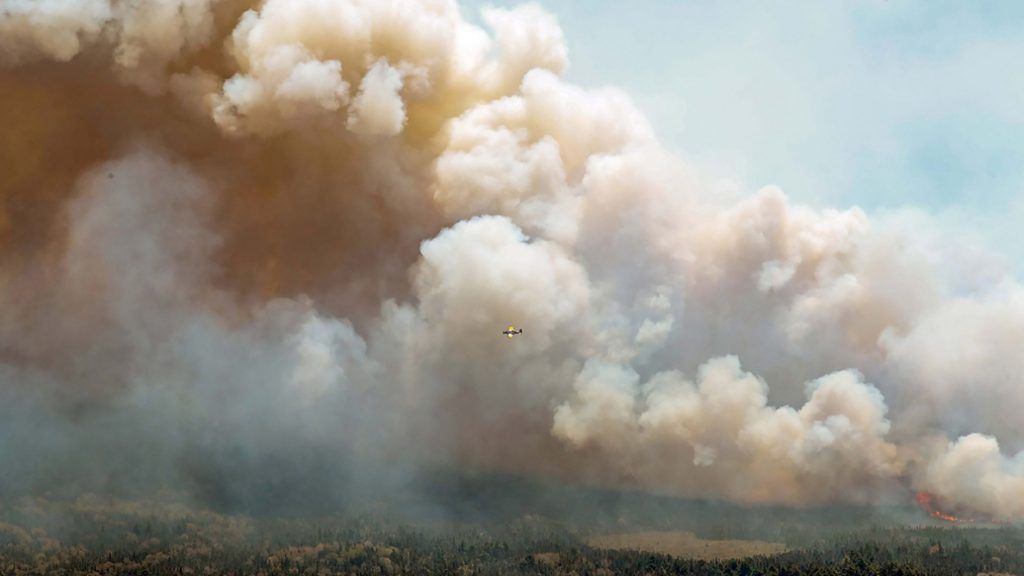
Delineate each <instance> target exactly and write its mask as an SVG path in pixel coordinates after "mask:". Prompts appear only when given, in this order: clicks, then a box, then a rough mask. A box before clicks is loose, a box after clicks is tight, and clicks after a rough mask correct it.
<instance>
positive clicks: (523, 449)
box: [0, 0, 1024, 520]
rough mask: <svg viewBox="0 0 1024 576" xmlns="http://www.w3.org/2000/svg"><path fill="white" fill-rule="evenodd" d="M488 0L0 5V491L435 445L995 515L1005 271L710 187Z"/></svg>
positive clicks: (696, 488) (342, 482) (1017, 330)
mask: <svg viewBox="0 0 1024 576" xmlns="http://www.w3.org/2000/svg"><path fill="white" fill-rule="evenodd" d="M483 22H484V23H485V25H486V28H481V27H478V26H476V25H474V24H471V23H470V22H469V21H468V20H467V19H466V18H465V17H464V16H463V15H462V14H461V13H460V11H459V8H458V6H457V5H456V4H455V3H454V1H453V0H388V1H380V0H373V1H369V0H263V1H255V0H137V1H133V2H125V1H119V0H75V1H72V0H46V1H38V0H0V125H2V126H3V127H4V138H3V140H2V144H0V166H2V170H0V464H2V465H0V490H11V491H16V490H29V491H46V490H59V489H64V488H67V489H85V488H88V489H96V488H102V489H108V490H132V489H137V488H139V487H140V486H147V485H150V484H151V483H154V482H163V483H166V484H172V485H178V486H187V487H190V489H191V490H194V491H195V492H196V493H197V494H198V495H207V496H209V495H213V496H216V497H219V496H225V495H227V496H228V497H233V498H246V497H247V494H246V493H245V491H246V490H251V491H253V493H254V494H255V493H257V492H258V493H270V494H272V493H273V490H276V489H279V488H280V487H281V486H294V482H299V481H301V482H305V483H308V484H310V485H317V486H318V487H319V489H320V490H328V491H334V492H336V493H337V494H339V495H342V494H343V493H345V492H346V491H347V490H350V489H352V487H353V486H355V485H358V484H359V483H360V482H363V481H365V480H366V478H368V477H370V476H373V477H378V476H380V475H383V476H387V477H391V478H399V477H402V476H403V475H407V474H411V473H412V472H413V471H415V470H417V469H425V468H426V467H430V466H446V467H454V468H459V469H474V470H477V469H479V470H488V471H499V472H512V473H517V474H528V475H536V476H538V477H548V478H559V479H565V480H567V481H571V482H581V483H588V484H593V485H602V486H621V487H632V488H641V489H644V490H650V491H654V492H658V493H664V494H671V495H685V496H696V497H710V498H727V499H731V500H735V501H739V502H751V503H755V502H756V503H784V504H792V505H808V504H820V503H833V502H855V503H876V502H885V501H893V500H899V499H905V500H909V499H910V498H911V494H912V493H913V492H915V491H921V492H927V493H929V494H932V495H934V496H935V498H937V499H939V500H940V501H941V502H943V504H944V505H948V506H952V507H957V508H958V509H964V510H971V511H974V512H977V513H980V514H985V515H988V516H991V517H994V518H998V519H1002V520H1019V519H1022V518H1024V508H1022V502H1024V452H1019V453H1017V455H1016V456H1014V455H1013V453H1014V451H1018V450H1021V449H1024V428H1022V427H1021V426H1020V425H1019V422H1020V419H1019V414H1020V413H1021V411H1022V410H1024V386H1021V385H1020V384H1021V382H1020V380H1021V374H1024V355H1021V354H1019V353H1017V352H1018V349H1017V347H1018V346H1019V343H1020V342H1021V341H1022V338H1024V286H1022V285H1021V284H1020V283H1019V282H1017V281H1016V280H1014V279H1013V278H1010V277H1002V276H998V277H986V278H981V279H978V281H976V282H968V281H965V280H964V276H966V275H968V274H969V270H970V268H968V266H970V262H968V261H966V260H965V258H964V257H963V255H962V254H960V253H959V252H958V247H957V246H956V245H955V240H948V239H946V238H944V237H943V235H942V234H938V233H937V232H936V231H935V224H933V223H932V222H931V221H930V220H929V218H928V217H927V216H922V215H919V214H918V215H914V214H896V215H889V216H887V217H884V218H871V217H869V216H868V215H866V214H865V213H864V212H863V211H861V210H859V209H857V208H852V209H848V210H831V209H826V210H822V209H812V208H809V207H805V206H800V205H797V204H794V203H793V202H791V201H790V200H789V199H787V197H786V196H785V195H784V194H783V193H782V192H781V191H780V190H778V189H775V188H771V187H769V188H765V189H763V190H760V191H758V192H757V193H755V194H752V195H749V196H747V197H743V198H739V199H730V198H725V197H722V196H721V195H719V194H715V193H713V192H711V191H709V189H708V187H707V186H706V185H705V184H704V183H703V180H702V178H701V175H700V174H698V173H697V172H696V171H695V169H694V168H693V167H691V166H688V165H687V164H686V162H685V161H683V160H682V159H679V158H676V157H674V156H672V155H671V154H670V153H669V152H667V151H666V150H665V148H664V147H663V146H662V145H661V144H659V142H658V140H657V138H656V137H655V135H654V130H653V129H652V127H651V126H650V125H649V123H648V122H647V120H646V119H645V118H644V117H643V115H642V114H640V113H639V112H638V111H637V109H636V108H635V107H634V106H633V104H631V102H630V99H629V98H628V97H627V96H626V95H625V94H624V93H622V92H620V91H618V90H615V89H599V90H585V89H582V88H579V87H577V86H573V85H572V84H569V83H567V82H566V81H565V80H563V79H562V77H561V74H562V73H563V72H564V71H565V69H566V67H567V65H568V56H567V51H566V47H565V43H564V41H563V37H562V33H561V30H560V28H559V26H558V23H557V22H556V20H555V19H554V18H553V17H552V16H550V15H549V14H547V13H546V12H545V11H544V10H542V9H541V8H540V7H538V6H536V5H532V4H528V5H525V6H522V7H519V8H516V9H512V10H499V9H489V10H486V11H485V12H484V14H483ZM509 324H514V325H516V326H518V327H523V328H524V330H525V332H524V334H523V335H522V336H518V337H516V338H515V339H512V340H509V339H506V338H504V337H503V336H502V335H501V331H502V330H503V329H504V328H505V327H506V326H508V325H509ZM290 482H291V483H292V484H289V483H290ZM268 490H269V491H270V492H267V491H268Z"/></svg>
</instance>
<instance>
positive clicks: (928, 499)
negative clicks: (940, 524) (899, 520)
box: [914, 492, 974, 522]
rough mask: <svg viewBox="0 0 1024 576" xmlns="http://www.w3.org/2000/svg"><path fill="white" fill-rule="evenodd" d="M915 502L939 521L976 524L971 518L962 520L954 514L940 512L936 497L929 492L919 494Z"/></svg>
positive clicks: (915, 496)
mask: <svg viewBox="0 0 1024 576" xmlns="http://www.w3.org/2000/svg"><path fill="white" fill-rule="evenodd" d="M914 500H916V501H917V504H918V505H919V506H920V507H921V508H922V509H924V511H925V512H927V513H928V514H929V515H930V516H931V517H932V518H938V519H939V520H945V521H946V522H974V520H973V519H971V518H961V517H959V516H954V515H952V514H946V513H945V512H943V511H942V510H939V509H938V507H937V506H936V503H935V496H933V495H932V494H929V493H928V492H918V493H917V494H915V495H914Z"/></svg>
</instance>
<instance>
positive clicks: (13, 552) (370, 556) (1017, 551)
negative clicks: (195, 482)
mask: <svg viewBox="0 0 1024 576" xmlns="http://www.w3.org/2000/svg"><path fill="white" fill-rule="evenodd" d="M755 515H756V513H755ZM790 521H791V522H796V520H792V519H791V520H790ZM620 528H621V527H620ZM627 528H632V527H627ZM603 529H605V527H602V526H600V525H595V524H585V523H577V522H571V521H559V520H553V519H550V518H544V517H540V516H533V515H527V516H523V517H520V518H518V519H516V520H514V521H501V522H492V521H472V522H470V521H461V520H453V519H452V518H451V517H449V518H448V519H446V520H438V519H435V520H434V521H431V522H420V523H416V524H411V523H403V522H398V521H396V520H394V519H393V518H389V517H388V513H386V512H380V513H366V512H360V513H359V514H357V515H332V516H321V517H311V518H296V517H281V516H276V517H256V516H246V515H240V514H231V513H221V512H214V511H210V510H204V509H197V508H194V507H192V506H188V505H186V504H183V503H180V502H174V501H172V500H164V501H160V500H145V501H129V500H115V499H109V498H102V497H98V496H85V497H78V498H76V499H74V500H69V501H57V500H49V499H43V498H22V499H17V500H13V501H8V502H6V503H4V504H3V505H2V506H0V574H3V575H5V576H6V575H28V574H97V575H114V574H118V575H120V574H124V575H127V574H132V575H142V574H151V575H157V574H175V575H186V574H187V575H200V574H204V575H205V574H261V575H267V576H269V575H276V574H282V575H283V574H289V575H313V576H326V575H335V574H344V575H375V576H376V575H397V574H425V575H427V574H436V575H448V574H460V575H470V574H474V575H490V574H494V575H498V574H538V575H578V576H583V575H595V576H596V575H602V576H607V575H612V574H650V575H654V574H731V575H743V576H746V575H754V574H779V575H781V574H794V575H797V574H818V575H821V574H851V575H853V574H885V575H898V574H938V575H946V574H949V575H953V574H957V575H962V574H971V575H975V574H982V573H1000V574H1021V573H1024V533H1022V532H1021V531H1020V530H1019V529H1017V528H1014V527H1009V526H994V527H978V526H966V527H959V526H952V525H949V526H940V525H928V524H927V523H924V524H921V525H918V526H903V527H895V526H881V525H875V526H874V527H867V526H860V527H853V528H850V529H845V530H844V529H842V527H840V526H836V529H835V530H832V531H823V532H821V537H820V538H817V539H811V540H808V541H805V542H802V543H797V542H792V543H789V544H788V545H787V551H785V552H783V553H781V554H776V555H771V556H754V557H749V558H742V559H731V560H698V559H689V558H677V557H672V556H669V555H665V554H656V553H649V552H642V551H631V550H618V551H615V550H604V549H598V548H595V547H592V546H589V545H587V544H586V536H587V535H589V534H591V533H593V532H594V531H600V530H603Z"/></svg>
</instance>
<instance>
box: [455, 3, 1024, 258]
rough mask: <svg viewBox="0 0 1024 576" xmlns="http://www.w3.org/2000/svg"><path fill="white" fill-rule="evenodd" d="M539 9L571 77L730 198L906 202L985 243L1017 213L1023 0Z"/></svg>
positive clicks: (1023, 147)
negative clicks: (634, 109)
mask: <svg viewBox="0 0 1024 576" xmlns="http://www.w3.org/2000/svg"><path fill="white" fill-rule="evenodd" d="M519 3H520V2H516V1H515V0H507V1H506V0H500V1H488V2H484V1H479V0H468V1H467V2H464V6H465V7H466V9H467V10H466V11H467V14H470V13H474V12H475V11H476V9H477V8H478V7H480V6H484V5H499V6H507V5H515V4H519ZM541 4H542V5H543V6H544V7H545V8H547V9H548V10H549V11H552V12H554V13H556V14H557V15H558V17H559V21H560V23H561V25H562V27H563V28H564V30H565V33H566V35H567V40H568V44H569V46H570V54H569V56H570V61H571V65H570V70H569V74H568V76H569V78H570V79H572V80H574V81H576V82H579V83H582V84H584V85H588V86H596V85H608V84H611V85H617V86H620V87H622V88H624V89H625V90H627V91H628V92H629V93H630V94H631V95H632V96H633V98H634V99H635V100H636V101H637V103H638V104H639V105H640V106H641V108H643V109H644V110H645V111H646V112H647V113H648V115H649V116H650V117H651V118H652V119H653V121H654V123H655V125H656V127H657V130H658V131H659V133H660V134H661V135H662V136H663V138H664V139H665V140H666V141H667V142H668V143H669V145H670V146H671V147H673V148H675V149H677V150H679V151H681V152H682V153H684V154H686V155H687V156H690V157H692V158H693V159H695V160H696V161H698V162H699V163H700V164H702V165H703V166H705V168H707V169H708V170H710V171H712V172H713V173H715V174H720V175H721V176H723V177H729V178H731V179H735V180H736V181H737V183H738V184H740V185H741V186H742V187H743V188H744V189H756V188H759V187H761V186H763V185H766V184H777V185H779V186H781V187H782V188H783V190H785V191H786V192H787V193H788V194H790V195H791V196H793V197H795V198H798V199H800V200H802V201H806V202H810V203H813V204H820V205H841V206H848V205H853V204H857V205H860V206H862V207H864V208H865V209H868V210H869V211H874V212H877V211H880V210H882V209H891V208H903V207H907V206H913V207H915V208H918V209H924V210H927V211H930V212H935V213H940V214H941V213H944V214H945V215H946V216H948V217H950V218H951V219H953V218H955V219H956V220H957V221H960V222H963V221H964V220H965V219H968V220H969V221H971V222H973V223H974V225H973V226H972V227H973V228H975V229H977V230H978V231H984V232H986V233H990V234H991V235H994V236H997V237H996V238H995V241H996V243H997V244H1000V243H1002V244H1005V243H1006V241H1008V239H1007V238H1001V237H998V236H999V233H998V232H999V230H994V229H996V228H1000V227H1002V226H1003V225H1002V224H1000V223H998V222H993V221H991V220H990V219H993V218H994V219H995V220H999V219H1000V218H999V217H998V215H1000V214H1005V213H1007V212H1008V207H1010V206H1011V205H1012V206H1013V210H1012V212H1014V216H1019V215H1020V214H1021V213H1022V212H1024V211H1022V210H1021V208H1020V204H1021V201H1020V199H1021V198H1022V197H1024V138H1022V137H1021V128H1022V124H1024V75H1022V73H1021V68H1022V66H1021V63H1022V62H1024V33H1022V32H1021V31H1022V30H1024V3H1021V2H937V1H930V0H929V1H913V2H910V1H905V0H893V1H888V2H886V1H881V0H861V1H857V2H753V1H750V2H742V1H741V2H711V1H704V0H637V1H634V2H629V3H623V2H618V1H608V0H587V1H580V0H543V1H542V2H541ZM1014 219H1015V220H1016V218H1014ZM1004 248H1006V249H1007V250H1009V251H1013V250H1014V249H1013V248H1012V247H1010V246H1004Z"/></svg>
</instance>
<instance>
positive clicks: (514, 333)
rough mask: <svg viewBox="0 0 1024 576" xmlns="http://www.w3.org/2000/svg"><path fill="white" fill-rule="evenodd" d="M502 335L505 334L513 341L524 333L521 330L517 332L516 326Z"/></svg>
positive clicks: (510, 327) (509, 328)
mask: <svg viewBox="0 0 1024 576" xmlns="http://www.w3.org/2000/svg"><path fill="white" fill-rule="evenodd" d="M501 333H502V334H504V335H505V336H507V337H508V339H509V340H511V339H512V338H515V337H516V336H518V335H520V334H522V333H523V329H522V328H520V329H518V330H516V327H515V326H509V327H508V328H506V329H505V330H503V331H502V332H501Z"/></svg>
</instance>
